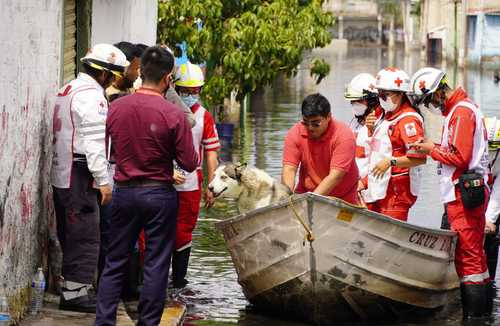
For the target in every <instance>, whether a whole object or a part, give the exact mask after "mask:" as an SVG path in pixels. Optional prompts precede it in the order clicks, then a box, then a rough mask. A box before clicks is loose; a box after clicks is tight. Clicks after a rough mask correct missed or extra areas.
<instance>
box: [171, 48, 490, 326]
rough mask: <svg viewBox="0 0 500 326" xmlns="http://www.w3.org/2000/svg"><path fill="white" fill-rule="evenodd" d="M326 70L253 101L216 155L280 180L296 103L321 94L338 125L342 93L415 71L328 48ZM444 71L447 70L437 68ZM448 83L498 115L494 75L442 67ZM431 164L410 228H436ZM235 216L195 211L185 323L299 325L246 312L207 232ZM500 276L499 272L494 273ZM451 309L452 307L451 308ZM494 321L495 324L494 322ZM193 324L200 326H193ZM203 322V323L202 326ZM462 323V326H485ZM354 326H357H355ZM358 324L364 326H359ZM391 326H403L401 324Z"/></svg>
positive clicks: (378, 56)
mask: <svg viewBox="0 0 500 326" xmlns="http://www.w3.org/2000/svg"><path fill="white" fill-rule="evenodd" d="M318 53H319V54H320V55H321V56H322V57H324V58H325V60H327V61H328V62H329V63H330V65H331V74H330V76H328V78H326V79H325V80H324V81H323V82H322V83H321V84H320V85H315V84H314V82H313V81H312V80H311V78H310V77H309V71H308V70H307V69H305V68H304V69H302V70H300V72H299V74H298V75H297V76H296V78H294V79H292V80H289V81H280V82H277V83H276V85H275V86H274V87H273V88H272V89H271V88H269V89H266V90H265V91H264V92H263V93H262V94H259V96H256V97H254V100H253V102H252V104H251V107H250V109H249V110H248V112H246V114H245V115H244V117H243V119H242V120H243V121H244V123H243V127H242V128H241V129H240V130H239V131H237V132H236V133H235V138H234V140H233V146H232V148H231V149H228V150H227V151H225V152H224V153H223V154H224V156H225V157H231V158H232V159H233V160H234V161H238V160H240V161H245V162H248V164H249V165H255V166H257V167H259V168H261V169H264V170H266V171H267V172H268V173H270V174H271V175H273V176H275V177H278V178H279V175H280V173H281V156H282V144H283V139H284V136H285V134H286V132H287V130H288V129H289V128H290V127H291V126H292V125H293V124H294V123H295V122H296V121H297V120H298V119H299V117H300V113H299V112H300V103H301V101H302V99H303V98H304V97H305V96H306V95H307V94H310V93H313V92H320V93H322V94H323V95H325V96H326V97H327V98H328V99H329V100H330V102H331V104H332V108H333V115H334V116H335V117H336V118H337V119H340V120H342V121H345V122H349V121H350V119H351V118H352V115H351V110H350V106H349V104H348V103H347V102H345V101H344V99H343V91H344V86H345V84H346V83H347V82H349V81H350V80H351V78H352V77H353V76H354V75H356V74H358V73H361V72H369V73H372V74H376V73H377V72H378V71H379V70H380V69H381V68H383V67H386V66H388V65H392V66H396V67H400V68H403V69H404V70H406V71H407V72H408V73H409V74H411V73H413V72H415V71H416V70H417V69H418V68H419V67H420V65H419V58H418V56H417V55H415V54H413V55H411V56H407V57H405V56H404V55H403V53H402V52H401V51H396V52H395V53H393V54H390V53H388V52H387V51H386V50H385V49H377V48H350V49H346V50H345V51H338V50H337V51H335V50H333V49H326V50H321V51H320V52H318ZM443 68H444V69H446V67H443ZM448 68H449V69H448V71H449V75H450V76H449V77H450V80H456V81H457V83H458V84H459V85H463V86H465V88H466V89H467V90H468V92H469V94H470V95H471V97H472V99H473V100H474V101H475V102H476V103H478V104H479V105H480V107H481V109H482V110H483V112H484V113H485V114H486V115H491V114H495V113H496V114H497V115H498V114H500V86H499V85H498V84H495V83H494V82H493V72H480V71H467V72H465V73H464V72H463V71H458V72H457V73H454V72H453V68H452V67H448ZM425 121H426V130H427V135H428V137H430V138H432V139H437V137H438V135H439V133H440V126H441V125H440V124H441V121H440V120H439V118H437V117H435V116H430V115H426V119H425ZM434 176H435V164H434V163H433V162H430V163H429V164H428V166H427V167H426V172H425V177H424V180H423V188H422V194H421V196H420V197H419V198H418V201H417V203H416V204H415V206H414V207H413V209H412V211H411V213H410V218H409V223H414V224H418V225H423V226H428V227H435V228H437V227H439V225H440V223H441V214H442V206H441V204H440V203H439V199H438V198H439V196H438V194H437V192H436V191H437V190H436V189H438V187H437V180H436V178H435V177H434ZM235 214H236V209H235V206H234V205H233V204H232V203H228V202H220V203H217V205H216V206H215V207H214V208H212V209H211V210H210V211H208V212H205V211H203V212H202V216H201V217H200V220H199V222H198V226H197V228H196V230H195V236H194V245H193V254H192V259H191V265H190V270H189V275H188V277H189V280H190V282H191V283H190V285H189V288H190V290H189V291H186V292H185V293H184V294H182V295H181V296H180V299H181V300H182V301H184V302H186V303H187V304H188V312H189V318H188V319H189V320H190V321H188V322H187V323H186V324H193V323H196V324H204V323H207V324H209V323H210V322H213V323H210V324H211V325H219V324H220V325H234V324H237V325H278V326H279V325H300V324H299V323H293V322H291V321H282V320H277V319H272V318H269V317H265V316H261V315H259V314H256V313H253V312H252V311H251V307H249V306H248V302H247V301H246V299H245V297H244V295H243V293H242V291H241V288H240V286H239V285H238V283H237V275H236V273H235V270H234V268H233V265H232V262H231V258H230V256H229V254H228V252H227V251H226V249H225V246H224V242H223V238H222V236H221V234H220V233H218V232H217V231H216V230H215V228H214V223H215V222H217V221H219V220H221V219H225V218H228V217H231V216H233V215H235ZM499 274H500V273H499ZM495 304H496V309H495V311H496V313H495V316H494V318H493V319H492V320H491V321H490V322H488V323H487V324H489V325H496V324H499V325H500V302H499V300H496V302H495ZM454 308H455V309H456V308H458V307H454ZM460 317H461V316H460V313H459V312H458V313H457V312H455V313H451V314H449V315H446V314H442V315H441V316H439V317H437V318H435V319H433V320H428V321H423V322H420V323H418V324H420V325H436V326H437V325H449V326H452V325H453V326H454V325H461V324H462V323H461V321H459V319H460ZM495 318H497V319H498V322H495ZM196 320H200V322H196ZM201 320H203V321H201ZM485 324H486V323H485V322H481V323H479V324H477V323H476V324H474V323H468V325H485ZM360 325H361V324H360ZM363 325H366V323H364V324H363ZM394 325H410V324H407V323H404V324H403V323H400V324H394ZM411 325H413V324H411Z"/></svg>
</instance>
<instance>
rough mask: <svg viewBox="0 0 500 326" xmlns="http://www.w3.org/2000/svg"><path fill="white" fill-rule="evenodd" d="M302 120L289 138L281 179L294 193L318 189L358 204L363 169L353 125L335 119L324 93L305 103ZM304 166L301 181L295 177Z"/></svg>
mask: <svg viewBox="0 0 500 326" xmlns="http://www.w3.org/2000/svg"><path fill="white" fill-rule="evenodd" d="M301 111H302V121H300V122H298V123H296V124H295V125H294V126H293V127H292V128H291V129H290V130H288V133H287V135H286V138H285V145H284V149H283V171H282V174H281V179H282V182H283V184H285V185H286V186H288V187H289V188H290V190H291V191H292V192H295V193H303V192H308V191H310V192H314V193H316V194H319V195H324V196H333V197H337V198H340V199H342V200H344V201H346V202H349V203H351V204H358V203H359V201H358V195H357V187H358V179H359V172H358V167H357V166H356V161H355V151H356V140H355V138H354V133H353V132H352V131H351V129H350V128H349V126H347V125H346V124H344V123H343V122H340V121H337V120H335V119H333V117H332V115H331V110H330V103H329V102H328V100H327V99H326V98H325V97H324V96H322V95H321V94H312V95H309V96H307V97H306V98H305V99H304V101H303V102H302V108H301ZM299 166H300V171H299V182H298V184H297V187H295V176H296V174H297V170H298V168H299Z"/></svg>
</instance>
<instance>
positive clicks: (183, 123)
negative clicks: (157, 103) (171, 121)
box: [175, 115, 198, 172]
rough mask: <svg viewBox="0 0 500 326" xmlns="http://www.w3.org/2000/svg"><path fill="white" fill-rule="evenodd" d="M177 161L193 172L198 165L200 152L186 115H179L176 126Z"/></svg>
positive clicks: (182, 166)
mask: <svg viewBox="0 0 500 326" xmlns="http://www.w3.org/2000/svg"><path fill="white" fill-rule="evenodd" d="M175 161H176V162H177V164H178V165H179V166H180V167H181V169H183V170H186V171H187V172H193V171H194V170H196V168H197V167H198V154H196V151H195V149H194V145H193V134H192V132H191V126H190V125H189V122H188V120H187V118H186V117H185V115H179V121H178V122H177V126H176V128H175Z"/></svg>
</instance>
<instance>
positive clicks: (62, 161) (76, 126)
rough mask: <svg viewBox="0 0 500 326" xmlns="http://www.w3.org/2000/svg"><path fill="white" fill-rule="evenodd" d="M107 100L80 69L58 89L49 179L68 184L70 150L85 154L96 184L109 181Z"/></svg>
mask: <svg viewBox="0 0 500 326" xmlns="http://www.w3.org/2000/svg"><path fill="white" fill-rule="evenodd" d="M107 114H108V101H107V100H106V98H105V96H104V89H103V88H102V87H101V85H99V83H98V82H97V81H96V80H95V79H93V78H92V77H91V76H89V75H87V74H85V73H80V74H78V77H77V78H76V79H74V80H73V81H71V82H70V83H69V84H67V85H65V86H64V87H63V88H62V89H61V90H60V91H59V93H58V95H57V99H56V103H55V108H54V122H53V123H54V128H53V131H54V135H53V136H54V140H53V145H54V147H53V149H54V153H53V154H54V155H53V160H52V170H51V183H52V185H54V186H55V187H58V188H69V187H70V186H71V167H72V164H73V154H81V155H84V156H85V158H86V160H87V165H88V168H89V170H90V172H91V173H92V176H93V177H94V181H95V184H96V185H97V186H102V185H105V184H108V182H109V181H108V161H107V159H106V146H105V140H104V138H105V128H106V116H107Z"/></svg>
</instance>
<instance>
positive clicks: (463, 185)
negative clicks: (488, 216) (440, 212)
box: [453, 170, 486, 209]
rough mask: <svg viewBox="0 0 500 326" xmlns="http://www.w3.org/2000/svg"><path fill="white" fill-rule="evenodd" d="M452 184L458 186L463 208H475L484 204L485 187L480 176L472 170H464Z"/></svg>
mask: <svg viewBox="0 0 500 326" xmlns="http://www.w3.org/2000/svg"><path fill="white" fill-rule="evenodd" d="M453 184H455V185H457V186H458V189H459V190H460V194H461V195H462V202H463V205H464V207H465V208H468V209H472V208H476V207H478V206H481V205H482V204H483V203H484V202H485V200H486V198H485V190H486V189H485V188H486V185H485V184H484V178H483V175H482V174H480V173H477V172H476V171H474V170H465V171H464V173H462V175H461V176H460V177H459V178H458V180H454V181H453Z"/></svg>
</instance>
